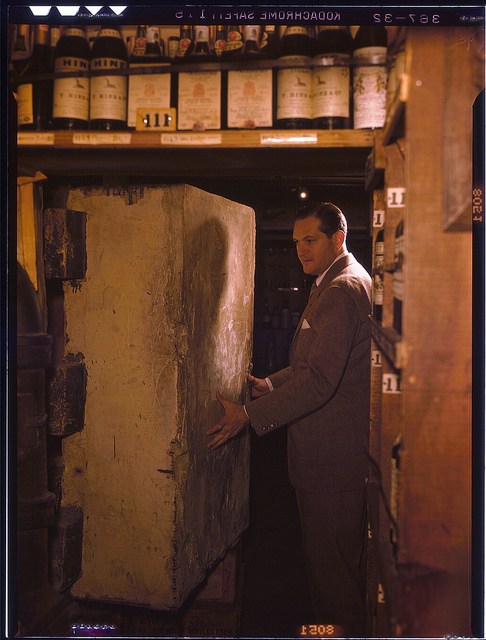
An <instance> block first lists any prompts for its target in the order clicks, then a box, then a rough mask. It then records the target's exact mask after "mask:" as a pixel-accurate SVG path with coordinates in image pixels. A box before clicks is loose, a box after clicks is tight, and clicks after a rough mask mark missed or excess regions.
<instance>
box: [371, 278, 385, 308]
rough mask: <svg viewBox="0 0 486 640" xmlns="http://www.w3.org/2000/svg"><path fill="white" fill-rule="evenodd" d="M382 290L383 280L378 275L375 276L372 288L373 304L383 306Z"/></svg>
mask: <svg viewBox="0 0 486 640" xmlns="http://www.w3.org/2000/svg"><path fill="white" fill-rule="evenodd" d="M383 289H384V287H383V280H382V279H381V278H380V276H379V275H376V276H375V281H374V286H373V302H374V303H375V304H378V305H379V304H381V305H382V304H383Z"/></svg>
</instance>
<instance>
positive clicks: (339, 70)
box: [312, 67, 349, 118]
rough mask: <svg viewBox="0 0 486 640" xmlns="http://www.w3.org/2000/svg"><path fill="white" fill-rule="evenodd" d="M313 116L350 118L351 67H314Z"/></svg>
mask: <svg viewBox="0 0 486 640" xmlns="http://www.w3.org/2000/svg"><path fill="white" fill-rule="evenodd" d="M312 77H313V117H314V118H326V117H328V116H334V117H336V118H349V68H348V67H314V70H313V74H312Z"/></svg>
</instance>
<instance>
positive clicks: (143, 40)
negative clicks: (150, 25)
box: [130, 24, 147, 64]
mask: <svg viewBox="0 0 486 640" xmlns="http://www.w3.org/2000/svg"><path fill="white" fill-rule="evenodd" d="M146 48H147V25H145V24H139V25H137V35H136V36H135V42H134V44H133V50H132V52H131V54H130V64H132V63H136V62H137V61H139V60H141V58H143V56H144V55H145V50H146Z"/></svg>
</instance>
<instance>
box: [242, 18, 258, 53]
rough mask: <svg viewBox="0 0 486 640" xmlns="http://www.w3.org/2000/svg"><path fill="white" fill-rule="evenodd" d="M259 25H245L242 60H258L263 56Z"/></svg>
mask: <svg viewBox="0 0 486 640" xmlns="http://www.w3.org/2000/svg"><path fill="white" fill-rule="evenodd" d="M258 36H259V27H258V26H257V25H245V26H244V27H243V42H244V44H243V50H242V52H241V58H242V60H248V61H249V60H258V59H259V58H261V54H260V46H259V44H258Z"/></svg>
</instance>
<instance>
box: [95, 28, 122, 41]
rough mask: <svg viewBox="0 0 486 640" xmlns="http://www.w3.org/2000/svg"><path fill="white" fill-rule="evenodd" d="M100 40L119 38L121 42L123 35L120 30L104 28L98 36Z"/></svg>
mask: <svg viewBox="0 0 486 640" xmlns="http://www.w3.org/2000/svg"><path fill="white" fill-rule="evenodd" d="M98 37H99V38H119V39H120V40H121V33H120V32H119V31H118V29H107V28H105V27H103V28H102V29H101V31H100V32H99V34H98Z"/></svg>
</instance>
